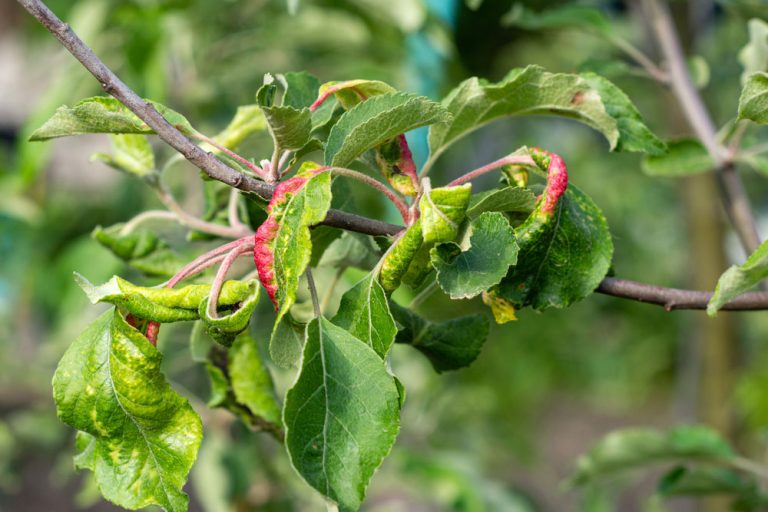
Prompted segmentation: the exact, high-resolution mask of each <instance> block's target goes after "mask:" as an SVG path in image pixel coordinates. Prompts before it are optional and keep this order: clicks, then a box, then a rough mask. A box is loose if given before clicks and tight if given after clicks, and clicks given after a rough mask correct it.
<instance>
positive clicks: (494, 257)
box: [430, 212, 518, 299]
mask: <svg viewBox="0 0 768 512" xmlns="http://www.w3.org/2000/svg"><path fill="white" fill-rule="evenodd" d="M467 231H468V232H467V235H466V236H465V238H468V245H469V247H460V246H459V245H457V244H455V243H453V242H448V243H445V244H440V245H437V246H436V247H434V248H432V250H431V251H430V254H431V259H432V266H434V267H435V270H437V283H438V284H439V285H440V288H442V289H443V290H444V291H445V292H446V293H448V295H450V297H451V298H452V299H468V298H472V297H475V296H477V295H479V294H480V293H481V292H483V291H484V290H487V289H489V288H490V287H492V286H494V285H495V284H498V282H499V281H501V279H502V278H503V277H504V276H505V275H506V274H507V270H508V269H509V266H510V265H514V264H515V263H516V262H517V251H518V247H517V243H516V242H515V232H514V230H513V229H512V227H511V226H510V225H509V222H507V219H505V218H504V215H502V214H501V213H499V212H486V213H483V214H482V215H480V216H479V217H478V218H477V219H475V220H473V221H472V222H471V223H470V225H469V229H468V230H467Z"/></svg>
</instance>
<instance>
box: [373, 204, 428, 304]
mask: <svg viewBox="0 0 768 512" xmlns="http://www.w3.org/2000/svg"><path fill="white" fill-rule="evenodd" d="M423 243H424V238H423V237H422V234H421V219H419V220H417V221H416V222H414V223H413V224H411V226H410V227H409V228H408V229H407V230H406V231H405V232H404V233H402V234H401V235H398V238H397V239H396V240H395V241H394V242H393V243H392V246H391V247H390V249H389V250H388V251H387V253H386V254H385V255H384V261H383V262H382V264H381V271H380V273H379V282H380V283H381V286H382V288H384V291H386V292H387V293H392V292H393V291H395V290H396V289H397V287H398V286H400V282H401V281H402V279H403V276H404V275H405V273H406V272H407V271H408V267H409V266H410V265H411V262H412V261H413V259H414V257H415V256H416V254H417V253H418V252H419V249H421V247H422V245H423Z"/></svg>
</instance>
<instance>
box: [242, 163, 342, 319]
mask: <svg viewBox="0 0 768 512" xmlns="http://www.w3.org/2000/svg"><path fill="white" fill-rule="evenodd" d="M330 206H331V176H330V173H328V172H326V171H324V170H323V168H321V167H320V166H318V165H317V164H314V163H312V162H308V163H307V164H304V166H302V169H301V170H300V171H299V173H297V174H296V176H295V177H293V178H291V179H289V180H286V181H284V182H282V183H280V184H279V185H278V186H277V188H276V189H275V192H274V194H273V195H272V200H271V201H270V202H269V205H268V206H267V213H268V214H269V216H268V217H267V220H266V221H264V222H263V223H262V224H261V226H259V229H258V230H257V231H256V235H255V237H254V241H255V244H254V249H253V256H254V262H255V263H256V269H257V270H258V272H259V279H260V280H261V284H262V285H264V288H265V289H266V290H267V294H268V295H269V298H270V299H271V300H272V303H273V304H274V305H275V309H276V310H277V311H278V321H279V320H280V318H281V317H282V316H283V315H284V314H285V312H286V311H288V309H289V308H290V307H291V305H292V304H293V303H294V301H295V300H296V290H297V289H298V287H299V277H300V276H301V275H302V274H303V273H304V271H305V270H306V268H307V264H308V263H309V260H310V258H311V256H312V243H311V238H310V233H309V227H310V226H312V225H314V224H318V223H320V222H322V220H323V219H325V215H326V213H327V212H328V209H329V208H330Z"/></svg>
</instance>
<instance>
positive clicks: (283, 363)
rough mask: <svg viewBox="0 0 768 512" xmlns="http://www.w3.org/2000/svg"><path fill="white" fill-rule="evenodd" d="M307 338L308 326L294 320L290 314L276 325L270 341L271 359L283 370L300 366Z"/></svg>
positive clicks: (284, 316)
mask: <svg viewBox="0 0 768 512" xmlns="http://www.w3.org/2000/svg"><path fill="white" fill-rule="evenodd" d="M306 336H307V326H306V325H305V324H303V323H301V322H297V321H296V320H294V319H293V317H292V316H291V314H290V313H287V314H285V315H283V317H282V318H281V319H280V320H278V321H277V322H276V323H275V328H274V329H273V330H272V337H271V338H270V339H269V357H271V358H272V361H274V363H275V364H276V365H277V366H279V367H281V368H292V367H294V366H298V365H299V362H300V361H301V351H302V349H303V348H304V339H305V338H306Z"/></svg>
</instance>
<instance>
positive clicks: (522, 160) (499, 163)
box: [448, 155, 536, 187]
mask: <svg viewBox="0 0 768 512" xmlns="http://www.w3.org/2000/svg"><path fill="white" fill-rule="evenodd" d="M511 164H522V165H534V166H535V165H536V162H534V161H533V159H532V158H531V157H529V156H526V155H508V156H505V157H504V158H500V159H498V160H496V161H495V162H491V163H489V164H486V165H484V166H482V167H479V168H477V169H475V170H474V171H469V172H468V173H467V174H465V175H463V176H459V177H458V178H456V179H455V180H453V181H452V182H450V183H449V184H448V186H449V187H455V186H456V185H461V184H462V183H466V182H468V181H472V180H473V179H475V178H477V177H480V176H482V175H483V174H486V173H488V172H491V171H493V170H495V169H498V168H499V167H504V166H505V165H511Z"/></svg>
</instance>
